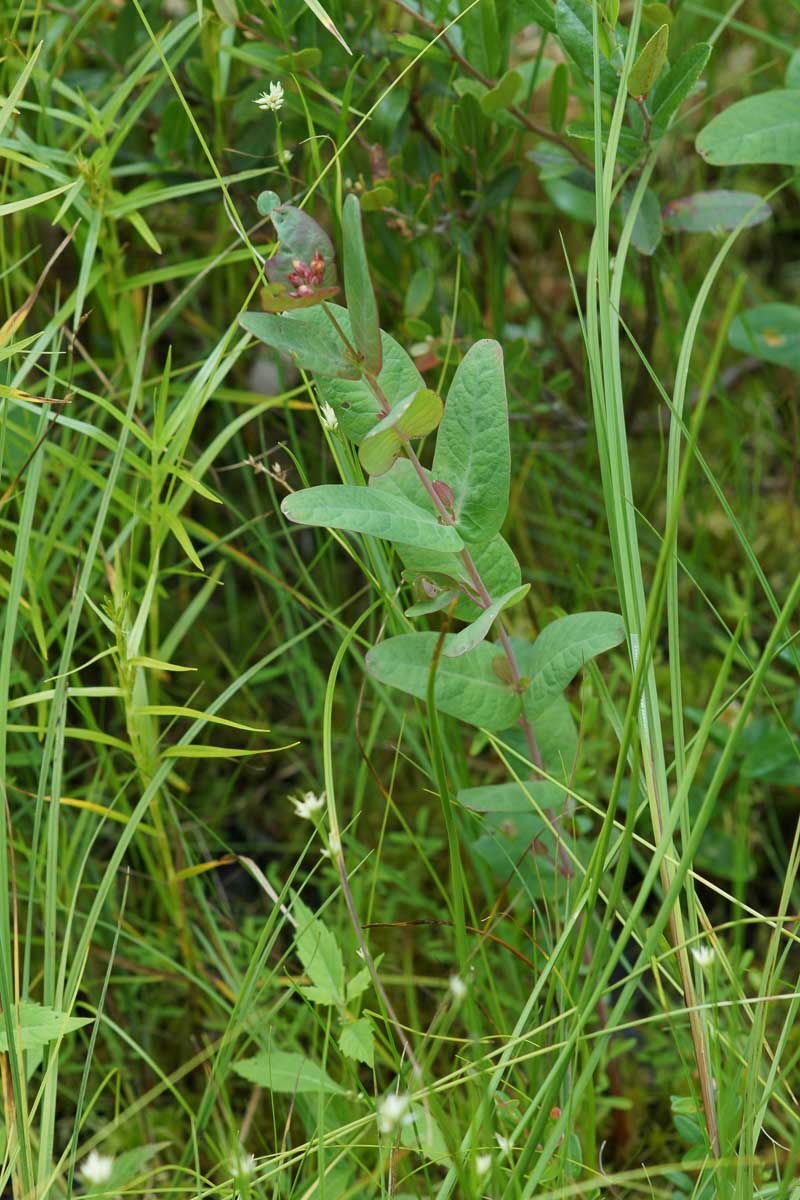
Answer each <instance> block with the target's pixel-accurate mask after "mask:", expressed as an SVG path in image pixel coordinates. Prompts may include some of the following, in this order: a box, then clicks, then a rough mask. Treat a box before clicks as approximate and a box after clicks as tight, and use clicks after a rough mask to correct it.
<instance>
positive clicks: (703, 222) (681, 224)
mask: <svg viewBox="0 0 800 1200" xmlns="http://www.w3.org/2000/svg"><path fill="white" fill-rule="evenodd" d="M771 216H772V209H771V208H770V206H769V205H768V204H767V203H765V201H764V200H762V198H761V197H760V196H757V195H755V194H754V193H753V192H731V191H727V190H726V189H724V188H720V189H718V190H716V191H709V192H695V193H694V195H692V196H682V197H681V199H680V200H671V201H670V203H669V204H667V205H666V206H665V208H664V211H663V218H664V225H665V227H666V228H667V229H671V230H680V231H681V232H683V233H723V232H725V231H726V230H729V229H735V228H736V227H737V225H739V224H740V223H741V222H744V227H745V228H749V227H750V226H753V225H761V224H762V222H764V221H768V220H769V219H770V217H771Z"/></svg>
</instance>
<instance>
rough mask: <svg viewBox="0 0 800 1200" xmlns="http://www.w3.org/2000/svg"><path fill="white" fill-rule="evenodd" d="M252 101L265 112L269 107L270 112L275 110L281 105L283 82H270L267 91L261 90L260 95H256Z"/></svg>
mask: <svg viewBox="0 0 800 1200" xmlns="http://www.w3.org/2000/svg"><path fill="white" fill-rule="evenodd" d="M253 103H254V104H257V105H258V107H259V108H260V109H262V110H263V111H264V112H266V111H267V109H271V110H272V112H277V111H278V109H279V108H282V107H283V84H282V83H271V84H270V85H269V91H268V92H262V93H261V95H260V96H257V97H256V99H255V100H254V101H253Z"/></svg>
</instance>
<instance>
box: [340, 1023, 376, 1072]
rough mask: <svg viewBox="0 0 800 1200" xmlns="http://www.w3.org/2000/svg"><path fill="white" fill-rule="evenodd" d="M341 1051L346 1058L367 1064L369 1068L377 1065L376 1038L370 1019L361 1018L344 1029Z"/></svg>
mask: <svg viewBox="0 0 800 1200" xmlns="http://www.w3.org/2000/svg"><path fill="white" fill-rule="evenodd" d="M339 1049H340V1050H341V1052H342V1054H344V1056H345V1057H346V1058H352V1059H354V1060H355V1061H356V1062H360V1063H366V1065H367V1066H368V1067H373V1066H374V1065H375V1038H374V1035H373V1032H372V1022H371V1021H370V1019H369V1017H359V1018H358V1019H357V1020H355V1021H350V1022H349V1024H347V1025H344V1026H343V1027H342V1032H341V1033H340V1034H339Z"/></svg>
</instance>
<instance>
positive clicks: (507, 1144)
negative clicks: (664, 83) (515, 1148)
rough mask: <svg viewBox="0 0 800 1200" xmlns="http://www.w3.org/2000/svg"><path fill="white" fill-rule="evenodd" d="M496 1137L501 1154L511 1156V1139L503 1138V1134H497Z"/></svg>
mask: <svg viewBox="0 0 800 1200" xmlns="http://www.w3.org/2000/svg"><path fill="white" fill-rule="evenodd" d="M494 1136H495V1137H496V1138H497V1144H498V1146H499V1147H500V1153H501V1154H510V1153H511V1138H507V1137H503V1135H502V1134H501V1133H496V1134H495V1135H494Z"/></svg>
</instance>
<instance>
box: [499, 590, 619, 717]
mask: <svg viewBox="0 0 800 1200" xmlns="http://www.w3.org/2000/svg"><path fill="white" fill-rule="evenodd" d="M624 639H625V626H624V625H623V622H622V617H620V616H618V615H617V614H616V613H609V612H588V613H573V614H571V615H570V616H568V617H560V618H559V619H558V620H556V621H553V622H552V623H551V624H550V625H548V626H546V628H545V629H543V630H542V632H541V633H540V634H539V636H538V637H537V638H536V640H535V642H533V643H530V642H524V641H522V640H521V639H516V638H515V639H514V646H515V649H517V650H518V658H519V665H520V670H521V672H522V674H523V675H528V676H530V679H531V683H530V686H529V687H528V689H527V691H526V692H525V695H524V698H523V702H524V706H525V712H526V714H527V716H528V717H529V718H530V719H531V720H532V721H535V720H536V718H537V715H538V714H539V713H541V711H542V710H543V709H545V708H546V707H547V706H548V704H549V703H550V702H551V701H552V700H553V699H554V698H555V697H556V696H559V695H560V694H561V693H562V692H563V691H564V688H565V687H566V686H567V685H568V684H569V683H571V682H572V680H573V679H574V678H575V676H576V675H577V674H578V672H579V671H580V669H581V668H582V667H583V666H584V665H585V664H586V663H587V662H588V661H589V660H590V659H592V658H595V657H596V656H597V655H598V654H603V653H604V652H605V651H606V650H610V649H611V648H612V647H613V646H618V645H619V644H620V642H622V641H624Z"/></svg>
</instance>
